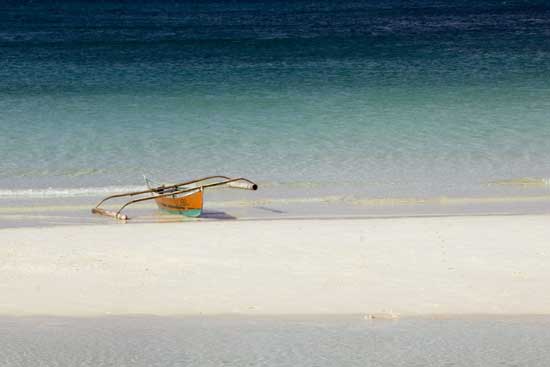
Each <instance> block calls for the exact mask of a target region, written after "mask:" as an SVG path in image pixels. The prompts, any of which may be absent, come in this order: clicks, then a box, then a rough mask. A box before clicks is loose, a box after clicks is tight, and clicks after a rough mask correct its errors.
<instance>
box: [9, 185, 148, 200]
mask: <svg viewBox="0 0 550 367" xmlns="http://www.w3.org/2000/svg"><path fill="white" fill-rule="evenodd" d="M144 189H145V187H144V186H103V187H82V188H52V187H49V188H45V189H20V190H10V189H4V190H0V199H12V198H58V197H79V196H96V195H105V194H112V193H120V192H129V191H139V190H144Z"/></svg>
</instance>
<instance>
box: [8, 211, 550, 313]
mask: <svg viewBox="0 0 550 367" xmlns="http://www.w3.org/2000/svg"><path fill="white" fill-rule="evenodd" d="M549 245H550V216H485V217H437V218H393V219H368V220H357V219H349V220H345V219H342V220H282V221H219V222H189V223H170V224H121V225H106V226H102V225H97V226H70V227H50V228H16V229H3V230H0V258H1V259H2V262H1V263H0V294H1V296H0V314H4V315H13V314H15V315H29V314H30V315H33V314H42V315H102V314H139V313H146V314H157V315H178V314H220V313H221V314H226V313H242V314H351V313H353V314H365V315H367V314H388V313H395V314H400V315H414V314H425V315H428V314H478V313H483V314H550V293H549V292H547V290H548V284H550V247H549Z"/></svg>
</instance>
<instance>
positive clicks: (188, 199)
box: [155, 190, 203, 217]
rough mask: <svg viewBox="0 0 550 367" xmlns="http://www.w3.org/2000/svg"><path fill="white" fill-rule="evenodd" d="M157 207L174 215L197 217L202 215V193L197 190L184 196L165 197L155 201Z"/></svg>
mask: <svg viewBox="0 0 550 367" xmlns="http://www.w3.org/2000/svg"><path fill="white" fill-rule="evenodd" d="M155 201H156V203H157V205H158V207H159V208H160V209H162V210H166V211H168V212H170V213H174V214H183V215H185V216H188V217H198V216H199V215H201V214H202V203H203V191H202V190H199V191H197V192H193V193H191V194H188V195H186V196H181V197H173V196H165V197H160V198H156V199H155Z"/></svg>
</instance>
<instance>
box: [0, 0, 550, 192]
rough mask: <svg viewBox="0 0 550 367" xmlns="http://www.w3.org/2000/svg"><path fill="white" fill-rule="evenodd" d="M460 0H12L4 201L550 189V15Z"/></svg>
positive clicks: (0, 139) (7, 14)
mask: <svg viewBox="0 0 550 367" xmlns="http://www.w3.org/2000/svg"><path fill="white" fill-rule="evenodd" d="M447 3H448V2H440V1H422V2H418V4H420V5H414V4H413V3H411V2H404V1H388V0H384V1H352V2H346V4H333V3H331V2H324V1H313V2H311V1H308V2H301V1H299V2H293V3H292V5H289V4H287V3H283V2H277V1H258V2H243V3H234V2H223V1H206V2H201V4H196V3H195V2H179V3H174V2H168V1H154V2H120V3H117V4H95V3H93V2H88V1H80V2H78V1H75V2H70V3H62V2H51V3H47V4H46V3H44V2H38V3H37V2H32V3H20V2H10V1H8V2H3V3H2V5H0V111H2V113H1V114H0V156H1V157H2V159H1V160H0V197H2V198H3V199H5V198H8V199H9V198H13V197H26V196H28V197H40V196H48V197H51V196H74V195H87V194H90V195H102V194H103V193H105V192H111V191H113V190H115V191H116V190H117V189H122V188H132V187H135V186H136V185H141V184H142V174H143V173H146V174H148V175H151V176H152V177H155V178H157V179H158V180H166V181H177V180H181V179H186V178H190V177H196V176H204V175H209V174H213V173H218V174H226V175H237V176H246V177H249V178H252V179H255V180H257V181H259V182H260V183H261V184H262V185H263V186H262V188H263V189H264V190H263V192H262V191H260V192H259V193H258V194H259V195H265V196H266V197H271V196H276V197H286V196H292V195H298V196H301V197H308V196H315V197H324V196H329V195H336V194H343V193H347V194H351V195H355V196H357V197H434V196H440V195H447V196H457V197H460V196H507V195H527V196H529V195H547V194H548V193H549V192H550V186H549V184H548V183H549V182H550V180H549V178H550V149H549V148H548V147H549V142H550V120H549V116H550V42H548V39H549V37H550V6H548V5H545V4H544V3H543V2H541V1H508V2H505V3H503V2H500V1H487V2H481V3H480V2H470V1H460V2H453V5H448V4H447ZM523 178H533V179H534V181H533V184H532V185H520V184H518V185H516V184H514V183H517V182H516V181H515V180H518V179H523ZM500 180H512V181H509V182H507V183H511V184H510V185H508V184H507V185H501V184H495V185H493V184H489V183H491V182H493V181H500ZM337 183H343V184H344V186H342V187H338V186H336V185H335V184H337ZM266 190H267V191H266Z"/></svg>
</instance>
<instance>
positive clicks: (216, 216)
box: [199, 210, 237, 220]
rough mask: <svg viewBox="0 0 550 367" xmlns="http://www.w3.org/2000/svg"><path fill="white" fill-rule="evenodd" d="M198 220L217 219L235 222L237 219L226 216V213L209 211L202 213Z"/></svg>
mask: <svg viewBox="0 0 550 367" xmlns="http://www.w3.org/2000/svg"><path fill="white" fill-rule="evenodd" d="M199 218H201V219H219V220H235V219H237V217H234V216H232V215H230V214H227V213H226V212H222V211H210V210H205V211H203V212H202V214H201V216H200V217H199Z"/></svg>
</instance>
